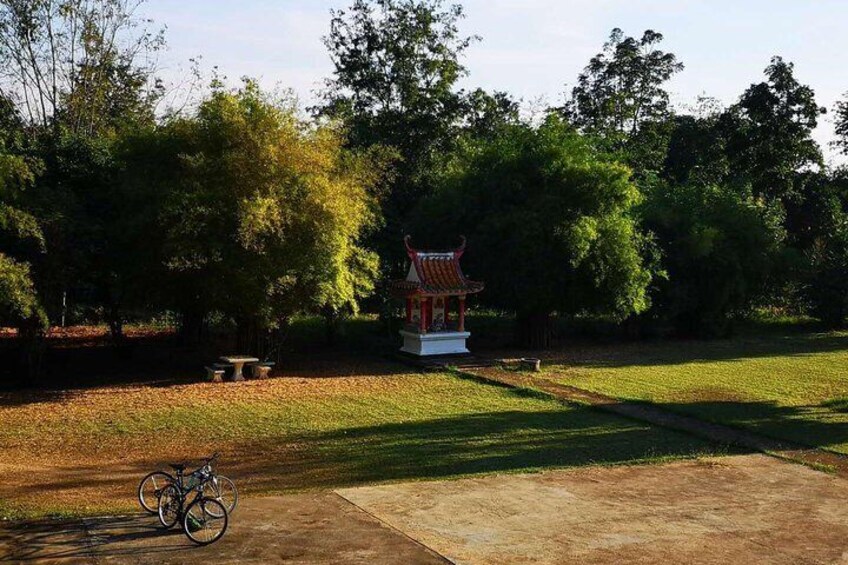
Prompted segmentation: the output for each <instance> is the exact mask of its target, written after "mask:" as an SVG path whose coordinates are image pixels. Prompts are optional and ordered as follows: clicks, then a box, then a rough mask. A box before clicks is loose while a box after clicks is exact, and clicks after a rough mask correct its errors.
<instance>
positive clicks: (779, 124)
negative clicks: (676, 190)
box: [721, 57, 825, 202]
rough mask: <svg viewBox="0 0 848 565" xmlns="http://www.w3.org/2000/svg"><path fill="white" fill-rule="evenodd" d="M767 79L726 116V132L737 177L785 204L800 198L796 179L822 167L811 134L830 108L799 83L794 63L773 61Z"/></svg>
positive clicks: (756, 193) (733, 168)
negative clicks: (799, 175)
mask: <svg viewBox="0 0 848 565" xmlns="http://www.w3.org/2000/svg"><path fill="white" fill-rule="evenodd" d="M765 74H766V78H767V80H766V81H765V82H761V83H758V84H752V85H751V86H750V87H749V88H748V90H746V91H745V93H744V94H743V95H742V97H741V98H740V99H739V102H738V103H736V104H735V105H734V106H732V107H731V108H730V109H729V111H728V112H727V113H726V114H725V115H724V116H723V117H722V120H721V128H722V129H723V131H724V134H725V137H726V139H727V154H728V157H729V158H730V165H731V171H732V172H733V174H735V175H736V176H738V177H742V181H743V182H749V183H750V184H751V186H752V188H753V190H754V194H755V195H764V196H765V197H767V198H770V199H776V200H779V201H781V202H786V201H788V200H791V199H793V198H797V197H798V195H799V192H800V190H799V187H798V186H797V184H796V182H795V181H796V174H797V173H798V172H799V171H802V170H804V169H808V168H811V167H812V168H815V167H820V166H821V165H822V155H821V150H820V149H819V147H818V144H817V143H816V142H815V140H813V139H812V131H813V130H814V129H815V127H816V125H817V124H818V117H819V116H820V115H821V114H823V113H824V112H825V109H824V108H821V107H819V106H818V105H817V104H816V101H815V93H814V92H813V90H812V89H811V88H810V87H809V86H806V85H803V84H801V83H799V82H798V80H797V79H796V78H795V75H794V65H793V64H792V63H787V62H786V61H784V60H783V59H782V58H781V57H773V58H772V60H771V63H770V64H769V66H768V67H766V70H765Z"/></svg>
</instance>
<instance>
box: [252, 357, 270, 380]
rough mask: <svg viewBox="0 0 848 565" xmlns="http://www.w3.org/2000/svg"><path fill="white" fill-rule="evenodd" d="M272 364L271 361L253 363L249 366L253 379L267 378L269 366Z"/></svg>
mask: <svg viewBox="0 0 848 565" xmlns="http://www.w3.org/2000/svg"><path fill="white" fill-rule="evenodd" d="M273 366H274V362H273V361H264V362H261V363H253V364H251V366H250V374H251V376H252V377H253V378H254V379H267V378H268V375H269V374H270V373H271V368H272V367H273Z"/></svg>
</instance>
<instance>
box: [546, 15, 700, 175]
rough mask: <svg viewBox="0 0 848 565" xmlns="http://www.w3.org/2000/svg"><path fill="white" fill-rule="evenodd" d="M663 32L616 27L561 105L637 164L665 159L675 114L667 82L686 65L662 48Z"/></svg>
mask: <svg viewBox="0 0 848 565" xmlns="http://www.w3.org/2000/svg"><path fill="white" fill-rule="evenodd" d="M662 40H663V36H662V34H660V33H657V32H655V31H653V30H646V31H645V32H644V33H643V34H642V37H641V38H639V39H636V38H634V37H629V36H626V35H624V32H623V31H621V30H620V29H619V28H615V29H613V30H612V32H611V33H610V36H609V40H608V41H607V42H606V43H605V44H604V47H603V51H602V52H601V53H598V54H597V55H595V56H594V57H592V59H591V60H590V61H589V64H588V65H587V66H586V68H585V69H583V72H582V73H580V76H579V77H578V78H577V85H576V86H575V87H574V88H573V89H572V90H571V95H570V98H569V99H568V100H567V101H566V104H565V106H564V107H563V108H561V109H560V110H561V111H562V112H564V113H565V115H566V116H567V117H568V119H569V121H571V122H572V123H573V124H574V125H576V126H577V127H578V128H580V129H581V130H582V131H584V132H586V133H590V134H593V135H596V136H598V137H599V138H600V139H601V140H602V141H603V142H604V144H605V146H606V147H607V148H608V149H609V150H611V151H614V152H623V153H624V154H625V155H624V156H625V158H626V159H627V160H628V161H629V162H631V164H633V165H634V166H635V167H636V168H637V169H642V168H656V165H655V164H656V163H657V162H658V161H661V160H662V157H663V155H664V151H665V148H664V145H665V143H666V137H667V134H666V132H665V131H664V128H663V127H662V124H663V123H664V122H665V121H666V120H667V118H668V117H669V114H670V111H669V97H668V92H666V90H665V83H666V82H668V80H669V79H670V78H671V77H672V76H674V75H675V74H677V73H679V72H680V71H682V70H683V64H682V63H680V62H679V61H678V60H677V57H676V56H675V55H674V54H673V53H668V52H665V51H662V50H661V49H659V44H660V43H661V42H662Z"/></svg>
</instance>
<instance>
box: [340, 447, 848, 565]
mask: <svg viewBox="0 0 848 565" xmlns="http://www.w3.org/2000/svg"><path fill="white" fill-rule="evenodd" d="M339 493H340V494H341V495H342V496H344V497H345V498H347V499H348V500H350V501H352V502H354V503H355V504H357V505H358V506H360V507H361V508H364V509H365V510H367V511H368V512H369V513H371V514H373V515H374V516H376V517H378V518H380V519H381V520H383V521H384V522H386V523H388V524H390V525H391V526H393V527H395V528H397V529H399V530H401V531H403V532H404V533H406V534H407V535H409V536H410V537H412V538H415V539H416V540H418V541H419V542H421V543H423V544H424V545H427V546H428V547H430V548H432V549H434V550H435V551H437V552H439V553H440V554H442V555H444V556H446V557H447V558H448V559H450V560H453V561H455V562H457V563H474V564H484V563H504V564H506V563H510V564H521V563H535V564H539V563H551V564H553V563H601V564H603V563H610V564H612V563H616V564H617V563H687V564H701V563H715V564H719V563H721V564H724V563H734V564H747V563H772V564H774V563H776V564H789V563H793V564H797V563H843V562H846V561H848V482H846V481H845V480H844V479H842V478H839V477H837V476H834V475H828V474H824V473H821V472H819V471H815V470H812V469H810V468H807V467H803V466H801V465H796V464H792V463H787V462H784V461H780V460H778V459H775V458H772V457H767V456H764V455H745V456H734V457H724V458H717V459H709V460H699V461H687V462H678V463H671V464H668V465H648V466H634V467H623V466H619V467H606V468H597V467H596V468H585V469H577V470H562V471H550V472H545V473H538V474H525V475H500V476H490V477H480V478H472V479H464V480H459V481H435V482H417V483H404V484H398V485H382V486H373V487H362V488H355V489H346V490H341V491H339Z"/></svg>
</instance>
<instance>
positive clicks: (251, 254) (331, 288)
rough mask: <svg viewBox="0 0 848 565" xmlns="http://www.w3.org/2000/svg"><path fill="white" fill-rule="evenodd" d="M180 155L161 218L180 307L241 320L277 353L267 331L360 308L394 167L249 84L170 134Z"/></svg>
mask: <svg viewBox="0 0 848 565" xmlns="http://www.w3.org/2000/svg"><path fill="white" fill-rule="evenodd" d="M161 135H162V136H163V137H164V138H165V139H164V140H163V142H162V143H163V145H164V146H165V147H166V148H167V147H170V148H172V149H175V150H176V153H175V154H172V155H171V156H170V157H167V158H165V159H163V160H162V161H160V162H159V163H158V164H157V165H156V166H158V167H160V168H161V167H175V169H174V170H172V171H170V172H169V174H166V175H156V177H154V178H157V177H158V178H161V179H162V180H163V181H164V182H168V181H169V179H170V183H172V185H171V186H170V187H169V188H168V192H167V194H166V195H165V204H164V210H163V212H162V214H161V215H160V216H159V218H158V220H159V222H160V226H161V227H160V229H162V230H163V231H164V237H163V241H162V245H163V252H164V260H165V264H166V266H167V267H168V270H169V271H170V273H171V277H170V280H169V281H168V282H167V284H168V285H170V287H171V291H170V292H171V293H172V295H173V296H174V298H175V299H176V301H177V302H176V303H175V304H174V305H173V306H174V307H175V309H178V310H182V311H183V312H191V313H194V314H195V315H199V316H201V317H202V316H203V315H204V314H206V313H208V312H212V311H217V312H220V313H222V314H224V315H225V316H226V317H227V318H229V319H231V320H233V321H234V322H235V323H236V325H237V327H238V330H239V341H240V345H241V346H242V347H243V348H244V350H251V351H253V352H255V353H267V350H265V345H266V344H265V341H264V340H265V338H266V336H267V331H268V330H273V329H275V328H280V327H282V326H284V325H285V324H286V322H287V320H288V319H289V318H290V317H291V316H292V315H293V314H295V313H298V312H308V311H312V312H317V311H321V310H322V309H330V310H332V311H336V312H338V311H343V310H345V309H348V310H354V311H355V309H356V307H357V300H358V299H360V298H361V297H362V296H364V295H366V294H368V293H369V292H370V291H371V290H372V289H373V281H374V278H375V277H376V272H377V269H378V259H377V257H376V255H375V254H374V253H372V252H369V251H366V250H365V249H363V248H362V247H361V246H360V245H359V241H360V239H361V238H362V236H363V235H364V234H365V232H366V230H368V229H370V228H371V227H372V226H373V225H374V223H375V221H376V219H377V214H376V210H375V205H374V202H373V200H372V198H371V197H370V196H369V191H370V189H371V188H372V185H373V184H375V183H376V182H377V181H378V180H380V178H381V175H382V174H383V171H384V165H383V163H382V161H381V159H380V158H379V156H377V155H375V154H373V153H369V152H351V151H348V150H345V149H344V147H343V145H344V137H343V135H342V133H341V132H340V131H339V129H338V128H336V127H334V126H331V125H324V126H320V127H313V126H310V125H309V124H306V123H303V122H301V121H300V120H298V119H297V118H296V113H295V110H294V109H293V108H291V107H289V106H286V105H284V104H281V103H275V102H274V101H272V100H271V99H270V98H269V97H268V96H267V95H265V94H264V93H263V92H261V91H260V90H259V89H258V87H257V86H256V84H255V83H254V82H252V81H247V82H246V84H245V85H244V87H243V88H242V89H241V90H239V91H238V92H235V93H231V92H226V91H223V90H221V89H218V90H216V91H215V92H214V93H213V94H212V96H211V97H210V98H209V99H207V100H205V101H204V102H203V103H202V104H201V105H200V108H199V110H198V112H197V115H196V116H195V117H191V118H184V119H177V120H175V121H173V122H172V123H170V124H168V125H167V126H166V127H165V128H163V130H162V132H161Z"/></svg>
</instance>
